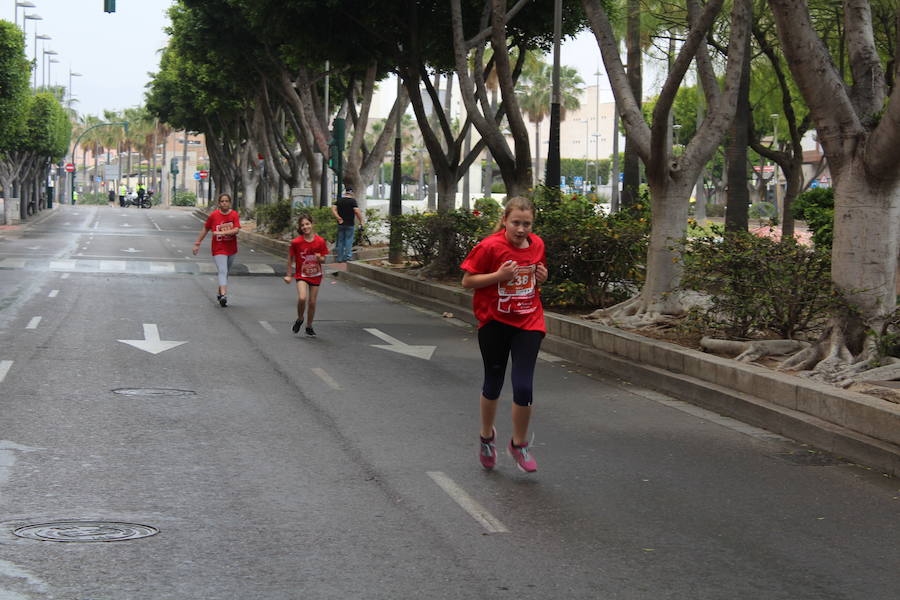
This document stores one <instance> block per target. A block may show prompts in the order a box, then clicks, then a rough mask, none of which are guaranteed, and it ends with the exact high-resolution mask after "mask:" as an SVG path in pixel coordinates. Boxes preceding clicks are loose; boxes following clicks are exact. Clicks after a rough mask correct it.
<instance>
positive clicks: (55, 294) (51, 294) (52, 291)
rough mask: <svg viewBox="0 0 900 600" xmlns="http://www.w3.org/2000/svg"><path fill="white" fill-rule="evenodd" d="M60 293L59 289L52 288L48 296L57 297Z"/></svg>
mask: <svg viewBox="0 0 900 600" xmlns="http://www.w3.org/2000/svg"><path fill="white" fill-rule="evenodd" d="M58 295H59V290H50V293H49V294H47V297H48V298H56V297H57V296H58Z"/></svg>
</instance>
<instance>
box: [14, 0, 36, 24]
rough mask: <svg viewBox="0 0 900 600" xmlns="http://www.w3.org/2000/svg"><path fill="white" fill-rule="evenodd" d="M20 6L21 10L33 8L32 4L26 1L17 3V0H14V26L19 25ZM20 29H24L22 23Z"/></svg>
mask: <svg viewBox="0 0 900 600" xmlns="http://www.w3.org/2000/svg"><path fill="white" fill-rule="evenodd" d="M20 6H21V7H22V8H34V2H29V1H28V0H25V1H24V2H19V1H18V0H16V13H15V15H16V16H15V24H16V25H18V24H19V7H20ZM22 28H23V29H24V28H25V22H24V21H23V22H22Z"/></svg>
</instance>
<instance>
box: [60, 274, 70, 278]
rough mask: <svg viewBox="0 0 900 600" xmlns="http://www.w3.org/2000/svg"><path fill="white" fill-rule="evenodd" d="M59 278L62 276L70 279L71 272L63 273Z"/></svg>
mask: <svg viewBox="0 0 900 600" xmlns="http://www.w3.org/2000/svg"><path fill="white" fill-rule="evenodd" d="M59 278H60V279H68V278H69V274H68V273H63V274H62V275H60V277H59Z"/></svg>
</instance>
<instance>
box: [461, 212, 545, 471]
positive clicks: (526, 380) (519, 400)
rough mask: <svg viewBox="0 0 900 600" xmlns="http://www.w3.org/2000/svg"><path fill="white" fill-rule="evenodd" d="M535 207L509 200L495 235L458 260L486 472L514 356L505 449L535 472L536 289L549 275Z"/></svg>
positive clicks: (540, 316)
mask: <svg viewBox="0 0 900 600" xmlns="http://www.w3.org/2000/svg"><path fill="white" fill-rule="evenodd" d="M533 226H534V205H533V204H532V203H531V201H530V200H528V199H527V198H521V197H516V198H510V199H509V200H508V201H507V203H506V208H505V210H504V211H503V216H502V217H501V218H500V222H499V223H498V224H497V227H496V229H495V232H494V233H493V234H492V235H489V236H488V237H486V238H484V239H483V240H481V241H480V242H479V243H478V244H477V245H476V246H475V247H474V248H472V251H471V252H469V255H468V256H467V257H466V259H465V260H464V261H463V263H462V265H461V268H462V270H463V271H465V274H464V275H463V278H462V286H463V287H464V288H468V289H474V290H475V293H474V296H473V300H472V304H473V308H474V312H475V317H476V318H477V319H478V345H479V347H480V348H481V358H482V361H483V362H484V383H483V384H482V388H481V446H480V453H479V458H480V460H481V465H482V467H484V468H485V469H488V470H490V469H493V468H494V465H495V464H496V463H497V449H496V438H497V430H496V428H495V427H494V419H495V416H496V414H497V399H498V398H499V397H500V390H501V389H502V387H503V379H504V377H505V376H506V364H507V361H508V360H509V358H510V356H511V357H512V372H511V380H512V386H513V406H512V436H511V439H510V441H509V444H508V445H507V448H506V449H507V452H508V453H509V455H510V456H511V457H512V458H513V460H515V462H516V466H518V467H519V469H521V470H522V471H525V472H526V473H532V472H534V471H536V470H537V463H536V462H535V460H534V457H533V456H531V450H530V448H529V442H528V425H529V423H530V421H531V403H532V389H533V384H534V366H535V363H536V362H537V355H538V350H540V347H541V341H542V340H543V338H544V335H545V334H546V331H547V330H546V327H545V325H544V309H543V307H542V306H541V296H540V291H539V289H538V286H539V285H540V284H542V283H544V281H546V280H547V266H546V263H547V260H546V257H545V255H544V242H543V240H541V238H539V237H538V236H536V235H535V234H534V233H532V232H531V229H532V227H533Z"/></svg>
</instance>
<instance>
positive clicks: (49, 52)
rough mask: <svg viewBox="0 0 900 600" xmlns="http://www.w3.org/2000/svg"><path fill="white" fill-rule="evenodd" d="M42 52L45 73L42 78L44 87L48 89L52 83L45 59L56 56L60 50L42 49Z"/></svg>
mask: <svg viewBox="0 0 900 600" xmlns="http://www.w3.org/2000/svg"><path fill="white" fill-rule="evenodd" d="M48 37H49V36H48ZM41 53H42V54H41V56H42V57H43V59H42V64H43V65H44V73H43V77H42V78H41V83H42V84H43V86H44V89H46V88H47V87H48V86H49V85H50V78H49V77H48V76H47V67H46V64H47V63H46V62H43V61H46V60H47V56H56V55H57V54H59V52H57V51H56V50H46V49H44V50H41ZM51 60H52V59H51ZM57 62H59V61H57Z"/></svg>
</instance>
